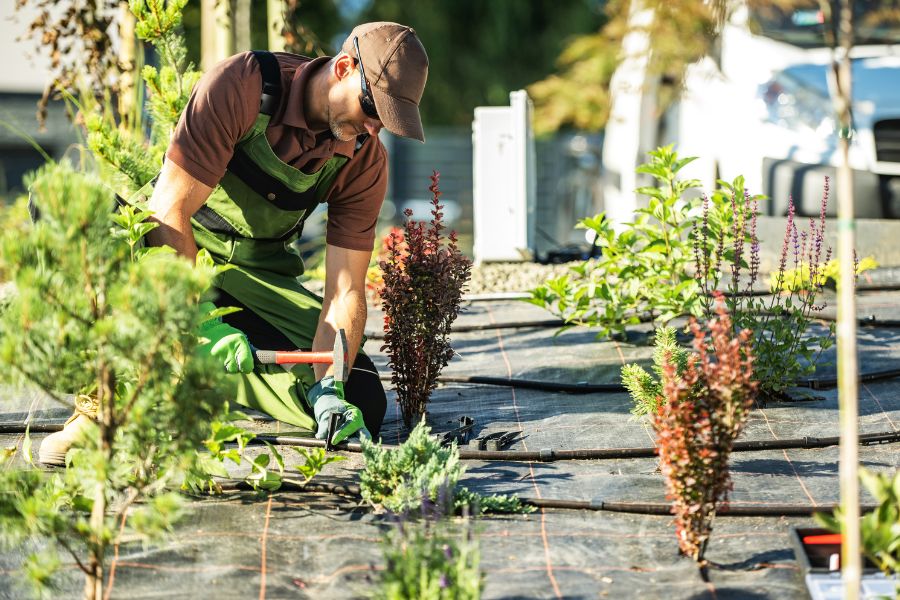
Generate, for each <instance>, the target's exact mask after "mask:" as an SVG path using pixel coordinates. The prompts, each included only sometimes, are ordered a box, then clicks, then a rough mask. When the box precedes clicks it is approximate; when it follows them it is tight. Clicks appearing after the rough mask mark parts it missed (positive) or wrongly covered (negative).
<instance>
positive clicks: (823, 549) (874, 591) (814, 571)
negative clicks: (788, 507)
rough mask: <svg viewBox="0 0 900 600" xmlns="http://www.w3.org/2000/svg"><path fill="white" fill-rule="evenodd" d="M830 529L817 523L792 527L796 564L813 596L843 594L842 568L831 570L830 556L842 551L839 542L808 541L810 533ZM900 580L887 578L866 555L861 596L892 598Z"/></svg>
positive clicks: (823, 599)
mask: <svg viewBox="0 0 900 600" xmlns="http://www.w3.org/2000/svg"><path fill="white" fill-rule="evenodd" d="M830 533H831V531H829V530H827V529H821V528H818V527H792V528H791V545H792V546H793V547H794V555H795V556H796V557H797V566H798V567H800V573H801V575H802V576H803V579H804V581H805V582H806V589H807V592H808V593H809V597H810V598H811V599H812V600H841V599H842V598H843V597H844V583H843V581H842V580H841V572H840V570H835V571H832V570H831V569H830V566H832V565H831V564H830V563H831V562H832V559H831V556H832V555H835V554H836V555H838V556H840V554H841V545H840V543H835V544H814V543H809V541H808V540H807V538H809V537H810V536H818V535H827V534H830ZM898 583H900V580H898V579H897V578H896V576H895V577H894V578H893V579H889V578H887V577H886V576H885V575H884V573H882V572H881V571H879V570H878V569H877V568H876V567H875V565H874V564H872V562H871V561H869V560H868V559H866V558H865V557H864V558H863V575H862V590H861V592H860V596H859V597H860V599H861V600H874V599H875V598H885V597H886V598H893V597H894V594H895V593H896V591H895V589H896V588H895V586H896V585H897V584H898Z"/></svg>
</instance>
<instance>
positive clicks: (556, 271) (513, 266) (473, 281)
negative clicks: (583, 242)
mask: <svg viewBox="0 0 900 600" xmlns="http://www.w3.org/2000/svg"><path fill="white" fill-rule="evenodd" d="M580 264H581V261H578V262H572V263H563V264H556V265H541V264H538V263H532V262H515V263H511V262H510V263H482V264H480V265H476V266H474V267H472V277H471V278H470V279H469V284H468V286H467V287H466V290H465V293H467V294H494V293H499V292H529V291H531V290H532V289H534V288H536V287H537V286H539V285H541V284H542V283H544V282H545V281H547V280H548V279H553V278H555V277H560V276H562V275H566V274H567V273H569V267H571V266H573V265H580Z"/></svg>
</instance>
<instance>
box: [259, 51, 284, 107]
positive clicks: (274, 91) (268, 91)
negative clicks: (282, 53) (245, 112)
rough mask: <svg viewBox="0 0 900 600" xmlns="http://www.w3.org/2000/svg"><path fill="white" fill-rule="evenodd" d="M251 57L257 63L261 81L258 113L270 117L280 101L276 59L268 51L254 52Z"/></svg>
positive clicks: (279, 74) (278, 70)
mask: <svg viewBox="0 0 900 600" xmlns="http://www.w3.org/2000/svg"><path fill="white" fill-rule="evenodd" d="M253 57H254V58H255V59H256V62H258V63H259V70H260V72H262V80H263V86H262V94H261V95H260V97H259V112H261V113H262V114H264V115H269V116H270V117H271V116H272V115H273V114H274V113H275V110H276V109H277V108H278V103H279V101H280V100H281V72H280V69H279V68H278V59H276V58H275V55H274V54H272V53H271V52H269V51H268V50H254V51H253Z"/></svg>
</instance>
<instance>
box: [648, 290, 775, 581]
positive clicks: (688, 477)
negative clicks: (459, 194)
mask: <svg viewBox="0 0 900 600" xmlns="http://www.w3.org/2000/svg"><path fill="white" fill-rule="evenodd" d="M708 329H709V333H710V335H709V339H707V335H706V332H705V331H704V330H703V329H702V328H701V327H700V325H699V324H698V323H697V321H696V320H692V322H691V331H692V332H693V334H694V342H693V345H694V350H695V351H696V353H694V354H692V355H690V356H689V357H688V358H687V361H686V363H685V365H684V368H683V369H681V368H680V366H679V365H678V363H677V360H676V359H674V358H672V357H670V358H667V359H666V360H665V361H664V363H663V369H662V375H663V377H662V393H663V398H664V401H663V402H662V404H661V406H660V407H659V410H658V411H657V412H656V413H655V414H654V415H653V426H654V429H655V430H656V435H657V447H658V452H659V464H660V470H661V471H662V474H663V476H664V477H665V480H666V490H667V497H668V498H669V499H670V500H671V501H672V513H673V514H674V515H675V528H676V536H677V538H678V546H679V548H680V550H681V552H682V554H684V555H686V556H689V557H690V558H692V559H693V560H695V561H697V562H698V563H699V564H700V565H701V566H702V565H704V564H705V559H704V558H703V556H704V552H705V550H706V545H707V542H708V540H709V536H710V532H711V531H712V521H713V517H714V516H715V512H716V505H717V504H718V503H719V502H722V501H725V500H727V498H728V491H729V490H730V489H731V477H730V474H729V471H728V459H729V457H730V455H731V450H732V448H733V445H734V440H735V439H736V438H737V437H738V435H739V434H740V433H741V430H742V429H743V427H744V423H745V422H746V420H747V416H748V414H749V412H750V410H751V409H752V407H753V402H754V400H755V397H756V393H757V389H758V384H757V382H756V380H755V379H754V377H753V365H754V353H753V351H752V349H751V346H750V340H751V332H750V331H749V330H744V331H742V332H740V333H739V334H737V335H734V334H733V325H732V323H731V318H730V317H729V315H728V313H727V311H726V310H725V308H724V306H722V304H721V303H719V304H718V305H717V308H716V316H715V317H714V318H712V319H711V320H710V321H709V322H708ZM679 370H681V374H679Z"/></svg>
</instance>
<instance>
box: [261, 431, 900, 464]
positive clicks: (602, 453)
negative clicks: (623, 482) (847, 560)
mask: <svg viewBox="0 0 900 600" xmlns="http://www.w3.org/2000/svg"><path fill="white" fill-rule="evenodd" d="M897 442H900V431H886V432H881V433H868V434H861V435H860V436H859V443H860V445H862V446H871V445H876V444H893V443H897ZM250 443H251V444H254V443H256V444H265V443H269V444H273V445H276V446H303V447H308V448H324V447H325V442H324V441H323V440H317V439H313V438H302V437H295V436H281V435H258V436H256V437H255V438H253V439H252V440H251V441H250ZM839 443H840V438H839V437H837V436H834V437H821V438H818V437H803V438H792V439H783V440H757V441H745V442H735V444H734V449H733V451H734V452H761V451H765V450H789V449H811V448H827V447H830V446H837V445H838V444H839ZM383 447H384V448H397V446H393V445H383ZM334 448H335V449H336V450H343V451H347V452H362V445H360V444H357V443H344V444H339V445H337V446H335V447H334ZM655 456H656V448H653V447H638V448H593V449H581V450H554V449H553V448H544V449H542V450H536V451H530V450H529V451H524V450H470V449H468V448H459V458H460V459H462V460H485V461H489V460H497V461H506V462H554V461H560V460H610V459H622V458H652V457H655Z"/></svg>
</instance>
